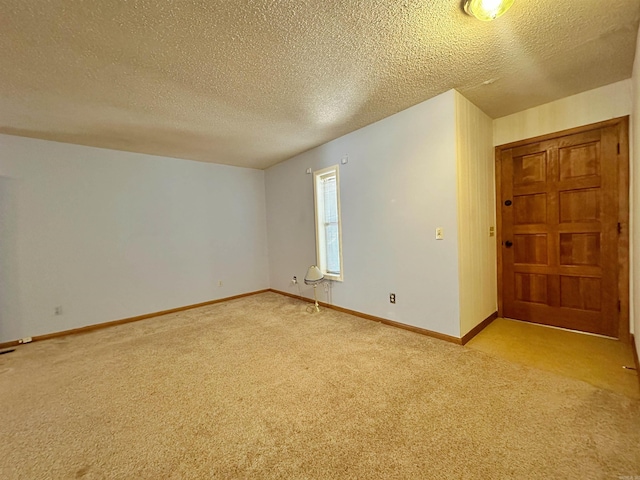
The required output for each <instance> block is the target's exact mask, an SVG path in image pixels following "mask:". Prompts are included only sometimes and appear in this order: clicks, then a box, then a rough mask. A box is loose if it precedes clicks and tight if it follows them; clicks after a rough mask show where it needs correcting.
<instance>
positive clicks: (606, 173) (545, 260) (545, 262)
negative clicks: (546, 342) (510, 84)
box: [496, 122, 628, 337]
mask: <svg viewBox="0 0 640 480" xmlns="http://www.w3.org/2000/svg"><path fill="white" fill-rule="evenodd" d="M609 123H611V122H609ZM623 128H626V122H619V123H617V124H613V125H606V126H601V127H595V128H592V129H588V130H585V131H579V132H578V133H572V134H564V135H561V136H558V137H556V138H548V137H545V138H544V139H542V140H539V141H534V142H532V143H526V144H516V145H514V146H512V147H510V148H504V147H499V150H498V153H499V155H500V157H499V159H500V161H499V166H500V170H499V171H498V172H496V173H497V174H498V175H499V176H500V178H499V179H498V181H499V194H500V198H499V199H498V201H499V202H500V205H499V209H500V212H499V213H500V215H499V216H500V217H501V229H500V230H501V231H500V238H499V240H500V245H499V248H500V256H501V261H502V262H501V263H502V272H501V273H502V275H501V284H502V285H501V290H502V291H501V295H502V298H501V300H502V315H503V316H505V317H509V318H515V319H520V320H527V321H530V322H535V323H542V324H546V325H553V326H557V327H564V328H570V329H574V330H581V331H585V332H591V333H598V334H602V335H607V336H611V337H618V336H619V334H620V331H619V330H620V308H621V303H620V289H619V280H620V277H619V275H620V268H619V264H620V262H621V261H624V260H625V259H626V254H625V253H623V254H622V255H620V252H619V246H620V245H619V244H621V245H622V244H623V243H620V242H619V237H620V235H621V234H622V228H623V226H624V223H623V222H621V220H620V218H621V215H622V216H624V215H625V214H626V215H627V217H628V212H627V211H626V208H628V207H627V206H626V205H622V208H621V205H620V199H621V198H624V195H628V191H627V192H621V191H620V190H621V189H624V188H627V189H628V187H626V185H627V183H625V182H624V181H621V178H622V177H624V174H625V172H626V169H625V168H624V165H623V164H624V162H621V161H620V154H619V152H620V142H621V140H622V138H621V137H624V135H622V134H621V130H622V129H623ZM624 138H625V139H626V137H624ZM520 143H522V142H520ZM506 147H508V146H506ZM626 178H627V182H628V174H627V177H626ZM623 203H625V202H624V200H623ZM627 244H628V243H627ZM627 282H628V279H627ZM625 305H626V302H625Z"/></svg>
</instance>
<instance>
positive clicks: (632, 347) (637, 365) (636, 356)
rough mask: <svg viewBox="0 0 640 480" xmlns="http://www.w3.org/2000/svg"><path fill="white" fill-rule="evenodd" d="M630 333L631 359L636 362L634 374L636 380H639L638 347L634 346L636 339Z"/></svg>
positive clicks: (639, 362) (639, 361)
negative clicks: (636, 376)
mask: <svg viewBox="0 0 640 480" xmlns="http://www.w3.org/2000/svg"><path fill="white" fill-rule="evenodd" d="M633 335H634V334H631V335H630V337H631V349H632V350H633V360H634V361H635V364H636V374H637V375H638V382H640V360H639V359H638V348H637V347H636V340H635V338H634V337H633Z"/></svg>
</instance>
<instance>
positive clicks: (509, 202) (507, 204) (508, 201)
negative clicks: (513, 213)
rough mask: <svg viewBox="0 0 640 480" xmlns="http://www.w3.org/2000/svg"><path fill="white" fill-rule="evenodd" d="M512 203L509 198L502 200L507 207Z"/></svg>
mask: <svg viewBox="0 0 640 480" xmlns="http://www.w3.org/2000/svg"><path fill="white" fill-rule="evenodd" d="M512 203H513V202H511V200H506V201H505V202H504V204H505V205H506V206H507V207H510V206H511V204H512Z"/></svg>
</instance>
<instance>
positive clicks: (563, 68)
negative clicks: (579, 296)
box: [0, 0, 640, 168]
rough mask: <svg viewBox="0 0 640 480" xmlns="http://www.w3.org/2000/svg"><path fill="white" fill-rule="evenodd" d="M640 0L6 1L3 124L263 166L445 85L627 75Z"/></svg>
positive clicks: (578, 82) (554, 88)
mask: <svg viewBox="0 0 640 480" xmlns="http://www.w3.org/2000/svg"><path fill="white" fill-rule="evenodd" d="M639 18H640V2H638V0H580V1H575V0H571V1H570V0H564V1H562V0H560V1H558V0H516V1H515V3H514V5H513V7H512V8H511V10H509V11H508V12H507V13H506V14H505V15H504V16H503V17H501V18H500V19H498V20H496V21H494V22H487V23H485V22H480V21H478V20H475V19H473V18H471V17H468V16H467V15H465V14H464V13H463V11H462V8H461V1H460V0H420V1H418V0H344V1H339V2H338V1H321V0H316V1H313V0H253V1H251V0H244V1H241V0H227V1H222V0H182V1H178V0H175V1H171V0H0V65H1V66H2V68H0V133H8V134H14V135H22V136H28V137H36V138H43V139H50V140H57V141H62V142H70V143H78V144H82V145H92V146H97V147H106V148H113V149H118V150H128V151H134V152H144V153H151V154H157V155H165V156H172V157H178V158H187V159H194V160H201V161H207V162H215V163H224V164H231V165H239V166H247V167H255V168H265V167H268V166H270V165H273V164H274V163H277V162H279V161H281V160H284V159H286V158H289V157H291V156H293V155H295V154H297V153H299V152H302V151H304V150H307V149H309V148H312V147H314V146H317V145H319V144H322V143H324V142H327V141H329V140H332V139H334V138H336V137H338V136H340V135H343V134H345V133H348V132H351V131H353V130H356V129H358V128H360V127H363V126H365V125H367V124H369V123H372V122H374V121H376V120H380V119H382V118H384V117H387V116H389V115H391V114H393V113H396V112H398V111H400V110H402V109H405V108H407V107H409V106H411V105H414V104H416V103H419V102H421V101H423V100H426V99H428V98H431V97H433V96H435V95H437V94H439V93H442V92H444V91H446V90H449V89H451V88H456V89H458V90H459V91H460V92H461V93H462V94H463V95H465V96H466V97H467V98H469V100H471V101H472V102H474V103H475V104H476V105H478V106H479V107H480V108H481V109H483V110H484V111H485V112H486V113H487V114H489V115H490V116H492V117H494V118H497V117H500V116H503V115H507V114H510V113H513V112H516V111H520V110H523V109H526V108H529V107H532V106H535V105H540V104H542V103H546V102H549V101H552V100H555V99H558V98H561V97H564V96H567V95H571V94H575V93H578V92H581V91H585V90H589V89H591V88H595V87H599V86H602V85H605V84H608V83H611V82H615V81H618V80H622V79H625V78H629V77H630V76H631V69H632V63H633V56H634V51H635V38H636V33H637V29H638V20H639Z"/></svg>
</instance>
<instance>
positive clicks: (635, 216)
mask: <svg viewBox="0 0 640 480" xmlns="http://www.w3.org/2000/svg"><path fill="white" fill-rule="evenodd" d="M632 99H633V100H632V107H633V108H632V113H631V132H630V135H629V142H630V143H631V145H630V147H631V192H632V198H631V232H632V235H631V272H630V274H631V307H632V308H631V313H632V322H631V326H632V331H633V332H634V337H635V341H636V349H637V351H638V352H640V268H637V258H639V256H640V167H639V166H638V163H637V161H636V160H635V158H636V155H640V34H639V35H638V43H637V45H636V58H635V62H634V63H633V77H632Z"/></svg>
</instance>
